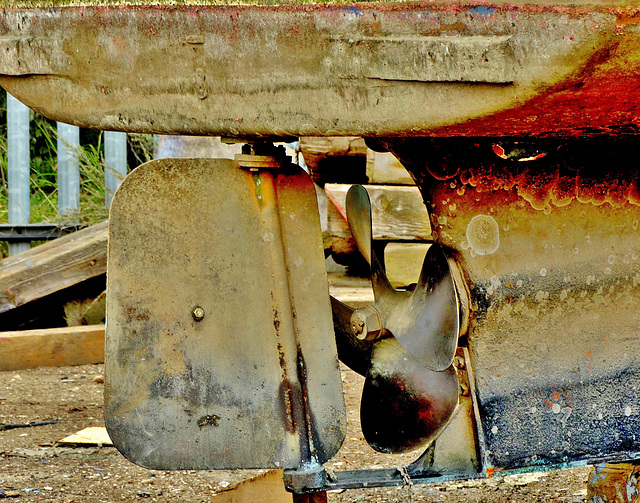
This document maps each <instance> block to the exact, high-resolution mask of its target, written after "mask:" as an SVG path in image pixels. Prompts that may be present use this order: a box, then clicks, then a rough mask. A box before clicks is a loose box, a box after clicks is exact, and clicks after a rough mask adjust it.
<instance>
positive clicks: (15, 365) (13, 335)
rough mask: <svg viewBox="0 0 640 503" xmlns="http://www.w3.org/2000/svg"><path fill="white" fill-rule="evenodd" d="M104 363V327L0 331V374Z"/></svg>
mask: <svg viewBox="0 0 640 503" xmlns="http://www.w3.org/2000/svg"><path fill="white" fill-rule="evenodd" d="M103 361H104V325H89V326H82V327H63V328H50V329H45V330H23V331H19V332H0V371H4V370H19V369H26V368H33V367H61V366H66V365H86V364H90V363H102V362H103Z"/></svg>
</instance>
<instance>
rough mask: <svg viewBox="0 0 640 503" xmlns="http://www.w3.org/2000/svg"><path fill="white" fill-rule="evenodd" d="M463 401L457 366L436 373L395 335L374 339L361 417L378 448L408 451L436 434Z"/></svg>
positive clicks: (369, 436) (373, 445) (394, 452)
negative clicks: (459, 395) (408, 349)
mask: <svg viewBox="0 0 640 503" xmlns="http://www.w3.org/2000/svg"><path fill="white" fill-rule="evenodd" d="M457 404H458V377H457V375H456V372H455V369H454V368H453V367H449V368H448V369H446V370H445V371H444V372H434V371H431V370H428V369H426V368H425V367H424V366H422V365H421V364H419V363H418V362H417V361H416V360H414V359H413V358H412V357H411V356H410V355H409V354H408V353H407V352H406V351H405V350H404V349H403V348H402V346H400V344H399V343H398V341H396V340H395V339H394V338H393V337H390V338H388V339H382V340H378V341H376V342H375V344H374V349H373V354H372V359H371V367H370V368H369V372H368V373H367V378H366V380H365V384H364V388H363V391H362V402H361V406H360V422H361V425H362V432H363V434H364V437H365V439H366V441H367V442H368V443H369V445H370V446H371V447H372V448H373V449H375V450H376V451H379V452H385V453H390V454H400V453H404V452H409V451H412V450H414V449H417V448H419V447H424V446H425V445H426V444H428V443H429V442H431V441H432V440H433V439H435V438H436V437H437V436H438V435H439V433H440V432H441V431H442V429H443V428H444V426H446V424H447V423H448V421H449V418H450V417H451V416H452V414H453V413H454V411H455V409H456V406H457Z"/></svg>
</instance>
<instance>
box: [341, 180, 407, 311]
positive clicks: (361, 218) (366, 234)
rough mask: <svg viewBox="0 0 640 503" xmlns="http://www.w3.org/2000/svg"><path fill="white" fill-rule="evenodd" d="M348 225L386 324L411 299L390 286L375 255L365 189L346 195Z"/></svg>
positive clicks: (369, 202) (352, 191)
mask: <svg viewBox="0 0 640 503" xmlns="http://www.w3.org/2000/svg"><path fill="white" fill-rule="evenodd" d="M346 210H347V223H348V224H349V230H350V231H351V234H352V235H353V239H354V240H355V242H356V245H357V246H358V250H360V253H361V254H362V256H363V257H364V258H365V260H366V261H367V262H368V263H369V266H370V268H371V284H372V286H373V294H374V296H375V299H376V307H377V308H378V310H379V311H380V314H381V315H382V318H383V320H384V319H385V318H386V316H387V315H388V314H389V313H390V312H391V311H392V310H393V308H394V307H395V305H396V303H397V302H399V301H400V300H401V299H402V298H404V297H408V294H407V292H399V291H397V290H396V289H395V288H393V286H391V283H390V282H389V280H388V278H387V275H386V274H385V272H384V268H383V267H382V264H380V261H379V260H378V258H377V257H376V254H375V252H374V251H373V245H372V243H373V231H372V223H371V222H372V220H371V199H369V193H368V192H367V189H365V188H364V187H363V186H362V185H352V186H351V188H350V189H349V191H348V192H347V201H346Z"/></svg>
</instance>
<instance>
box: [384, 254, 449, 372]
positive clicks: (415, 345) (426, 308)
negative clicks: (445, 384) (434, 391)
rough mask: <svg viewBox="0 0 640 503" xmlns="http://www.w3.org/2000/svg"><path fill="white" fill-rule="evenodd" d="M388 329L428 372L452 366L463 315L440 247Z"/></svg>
mask: <svg viewBox="0 0 640 503" xmlns="http://www.w3.org/2000/svg"><path fill="white" fill-rule="evenodd" d="M385 328H386V329H388V330H389V331H390V332H391V333H392V334H393V335H394V337H395V338H396V339H398V342H399V343H400V344H401V345H402V347H403V348H404V349H405V350H406V351H407V352H408V353H409V354H410V355H411V356H412V357H413V358H414V359H415V360H417V361H418V362H420V363H421V364H422V365H423V366H425V367H426V368H427V369H429V370H434V371H438V372H441V371H443V370H445V369H447V368H448V367H450V366H451V362H452V361H453V357H454V356H455V352H456V347H457V345H458V333H459V331H460V313H459V307H458V297H457V294H456V289H455V285H454V283H453V277H452V276H451V270H450V269H449V263H448V261H447V256H446V255H445V253H444V251H443V250H442V248H441V247H440V246H439V245H437V244H433V245H431V247H429V251H428V252H427V255H426V257H425V259H424V263H423V265H422V271H421V273H420V279H419V281H418V284H417V286H416V288H415V290H414V291H413V293H412V294H411V297H410V298H408V299H407V300H405V301H403V302H402V303H399V304H397V306H396V308H395V309H394V310H393V312H392V313H391V315H390V316H389V317H388V319H387V320H386V321H385Z"/></svg>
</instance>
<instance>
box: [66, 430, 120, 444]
mask: <svg viewBox="0 0 640 503" xmlns="http://www.w3.org/2000/svg"><path fill="white" fill-rule="evenodd" d="M57 444H58V445H73V446H79V447H93V446H95V447H112V446H113V442H112V441H111V438H110V437H109V434H108V433H107V429H106V428H105V427H104V426H89V427H88V428H85V429H84V430H80V431H79V432H77V433H74V434H73V435H69V436H68V437H64V438H63V439H62V440H59V441H58V442H57Z"/></svg>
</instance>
